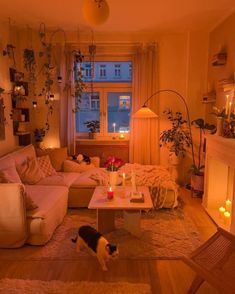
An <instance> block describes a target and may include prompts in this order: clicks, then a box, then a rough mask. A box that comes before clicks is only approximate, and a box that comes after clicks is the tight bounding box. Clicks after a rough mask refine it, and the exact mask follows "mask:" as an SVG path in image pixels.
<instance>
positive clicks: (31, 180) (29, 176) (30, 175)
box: [17, 158, 45, 185]
mask: <svg viewBox="0 0 235 294" xmlns="http://www.w3.org/2000/svg"><path fill="white" fill-rule="evenodd" d="M17 171H18V173H19V175H20V178H21V180H22V182H23V183H25V184H29V185H34V184H36V183H37V182H39V181H40V180H41V179H43V178H44V177H45V176H44V174H43V172H42V171H41V170H40V168H39V165H38V163H37V159H36V158H27V159H26V160H25V161H24V162H22V163H21V164H20V165H17Z"/></svg>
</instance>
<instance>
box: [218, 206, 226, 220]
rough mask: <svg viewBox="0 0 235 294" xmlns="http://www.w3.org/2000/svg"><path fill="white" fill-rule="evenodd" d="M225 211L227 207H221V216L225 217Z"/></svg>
mask: <svg viewBox="0 0 235 294" xmlns="http://www.w3.org/2000/svg"><path fill="white" fill-rule="evenodd" d="M225 211H226V209H225V208H224V207H223V206H222V207H220V208H219V215H220V218H223V216H224V213H225Z"/></svg>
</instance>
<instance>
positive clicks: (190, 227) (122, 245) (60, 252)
mask: <svg viewBox="0 0 235 294" xmlns="http://www.w3.org/2000/svg"><path fill="white" fill-rule="evenodd" d="M81 225H91V226H93V227H95V225H96V214H95V211H93V210H88V209H80V210H77V209H74V210H70V211H69V214H68V215H67V216H66V217H65V219H64V222H63V223H62V225H60V226H59V227H58V228H57V230H56V231H55V233H54V235H53V237H52V239H51V240H50V241H49V242H48V243H47V244H46V245H45V246H29V245H26V246H24V247H22V248H20V249H1V250H0V260H6V259H7V260H42V259H46V260H48V259H50V260H79V259H80V258H88V257H90V255H89V253H88V251H87V249H86V248H84V249H83V250H82V251H81V252H79V253H77V252H76V244H75V243H73V242H71V238H74V237H75V236H76V235H77V231H78V228H79V227H80V226H81ZM116 228H117V229H116V230H115V231H113V232H111V233H108V234H105V235H104V236H105V237H106V238H107V240H108V241H109V242H110V243H113V244H118V248H119V258H121V259H141V258H143V259H146V258H150V259H152V258H153V259H177V258H181V257H182V256H184V255H187V254H189V253H190V252H192V251H193V250H194V249H196V248H197V247H198V246H199V245H200V244H201V241H200V238H199V233H198V231H197V228H196V226H195V224H194V223H193V221H192V219H191V218H190V216H189V215H187V214H185V213H184V212H183V209H182V208H177V209H174V210H172V209H161V210H158V211H154V212H150V213H145V214H143V215H142V219H141V231H142V234H141V236H140V237H139V238H138V237H135V236H133V235H131V234H130V233H128V232H127V231H126V230H125V229H124V227H123V218H122V215H121V214H120V215H119V216H117V217H116Z"/></svg>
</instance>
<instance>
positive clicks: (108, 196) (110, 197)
mask: <svg viewBox="0 0 235 294" xmlns="http://www.w3.org/2000/svg"><path fill="white" fill-rule="evenodd" d="M107 198H108V199H109V200H111V199H113V189H112V187H109V189H108V191H107Z"/></svg>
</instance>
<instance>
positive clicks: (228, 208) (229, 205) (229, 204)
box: [225, 199, 232, 212]
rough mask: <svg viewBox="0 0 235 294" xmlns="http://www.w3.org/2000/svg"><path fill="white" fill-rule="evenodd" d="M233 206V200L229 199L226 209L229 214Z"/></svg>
mask: <svg viewBox="0 0 235 294" xmlns="http://www.w3.org/2000/svg"><path fill="white" fill-rule="evenodd" d="M231 204H232V202H231V200H229V199H227V200H226V201H225V208H226V210H227V211H228V212H230V211H231Z"/></svg>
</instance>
